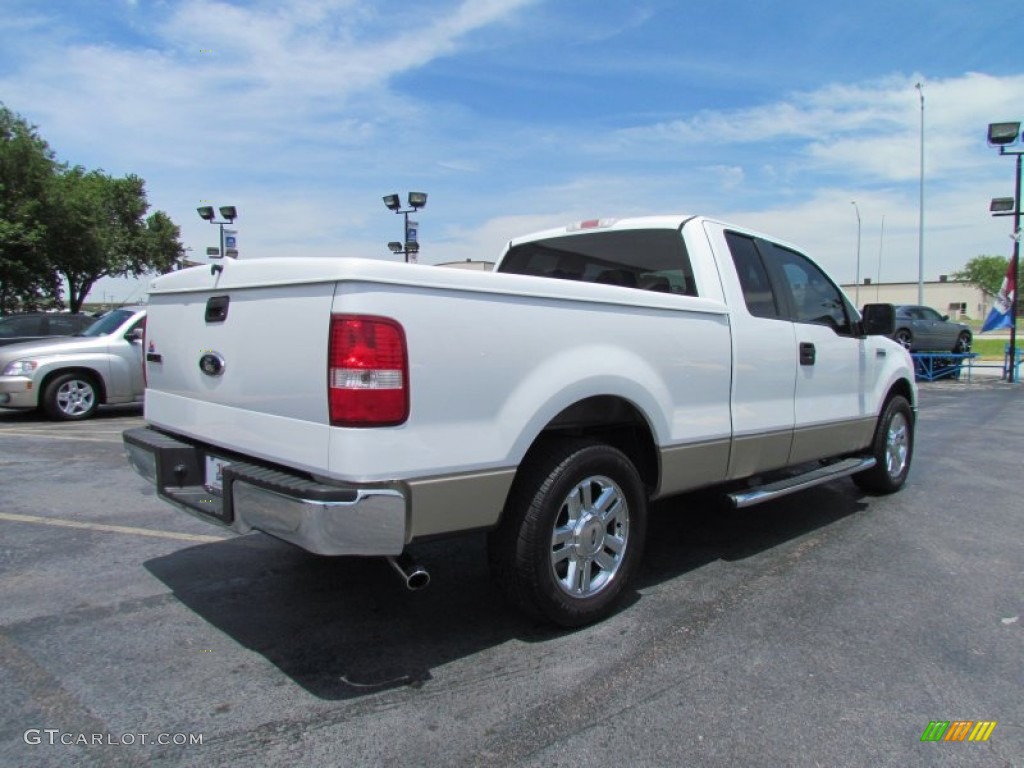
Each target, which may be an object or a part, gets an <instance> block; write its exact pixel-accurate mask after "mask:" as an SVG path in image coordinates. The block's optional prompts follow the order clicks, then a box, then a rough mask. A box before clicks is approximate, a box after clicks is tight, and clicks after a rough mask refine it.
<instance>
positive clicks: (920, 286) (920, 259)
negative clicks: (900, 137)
mask: <svg viewBox="0 0 1024 768" xmlns="http://www.w3.org/2000/svg"><path fill="white" fill-rule="evenodd" d="M914 87H915V88H917V92H918V95H919V96H920V97H921V189H920V192H919V194H918V199H919V210H918V215H917V303H918V304H924V85H922V84H921V83H918V84H917V85H915V86H914Z"/></svg>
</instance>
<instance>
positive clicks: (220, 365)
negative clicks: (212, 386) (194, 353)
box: [199, 352, 226, 376]
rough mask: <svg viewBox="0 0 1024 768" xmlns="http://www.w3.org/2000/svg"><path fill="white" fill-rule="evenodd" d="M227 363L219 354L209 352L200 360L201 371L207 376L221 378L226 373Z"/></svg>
mask: <svg viewBox="0 0 1024 768" xmlns="http://www.w3.org/2000/svg"><path fill="white" fill-rule="evenodd" d="M225 365H226V363H225V362H224V358H223V357H221V356H220V354H219V353H217V352H207V353H206V354H205V355H203V356H202V357H200V358H199V370H201V371H202V372H203V373H205V374H206V375H207V376H220V375H222V374H223V373H224V367H225Z"/></svg>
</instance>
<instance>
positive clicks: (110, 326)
mask: <svg viewBox="0 0 1024 768" xmlns="http://www.w3.org/2000/svg"><path fill="white" fill-rule="evenodd" d="M134 314H135V312H133V311H132V310H130V309H115V310H113V311H111V312H108V313H107V314H105V315H104V316H103V317H101V318H100V319H99V320H97V321H96V322H95V323H93V324H92V325H90V326H89V327H88V328H86V329H85V330H84V331H82V332H81V333H79V334H77V335H78V336H107V335H109V334H111V333H113V332H114V331H116V330H117V329H118V328H120V327H121V324H122V323H123V322H124V321H125V320H127V319H128V318H129V317H131V316H132V315H134Z"/></svg>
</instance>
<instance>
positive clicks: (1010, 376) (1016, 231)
mask: <svg viewBox="0 0 1024 768" xmlns="http://www.w3.org/2000/svg"><path fill="white" fill-rule="evenodd" d="M1020 159H1021V153H1019V152H1018V153H1017V188H1016V192H1015V193H1014V198H1013V260H1012V261H1011V262H1010V274H1011V275H1013V301H1012V302H1010V370H1009V372H1008V373H1007V376H1006V380H1007V381H1009V382H1010V383H1011V384H1012V383H1013V381H1014V373H1015V371H1016V369H1017V365H1016V364H1017V303H1018V302H1019V301H1020V234H1021V233H1020V203H1021V200H1020Z"/></svg>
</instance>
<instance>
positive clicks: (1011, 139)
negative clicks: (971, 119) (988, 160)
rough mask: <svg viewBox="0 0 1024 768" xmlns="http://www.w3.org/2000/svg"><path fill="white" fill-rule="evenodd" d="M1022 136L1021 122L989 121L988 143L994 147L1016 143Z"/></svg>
mask: <svg viewBox="0 0 1024 768" xmlns="http://www.w3.org/2000/svg"><path fill="white" fill-rule="evenodd" d="M1019 137H1020V123H989V126H988V143H989V144H991V145H992V146H994V147H1006V146H1009V145H1010V144H1016V143H1017V139H1018V138H1019Z"/></svg>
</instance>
